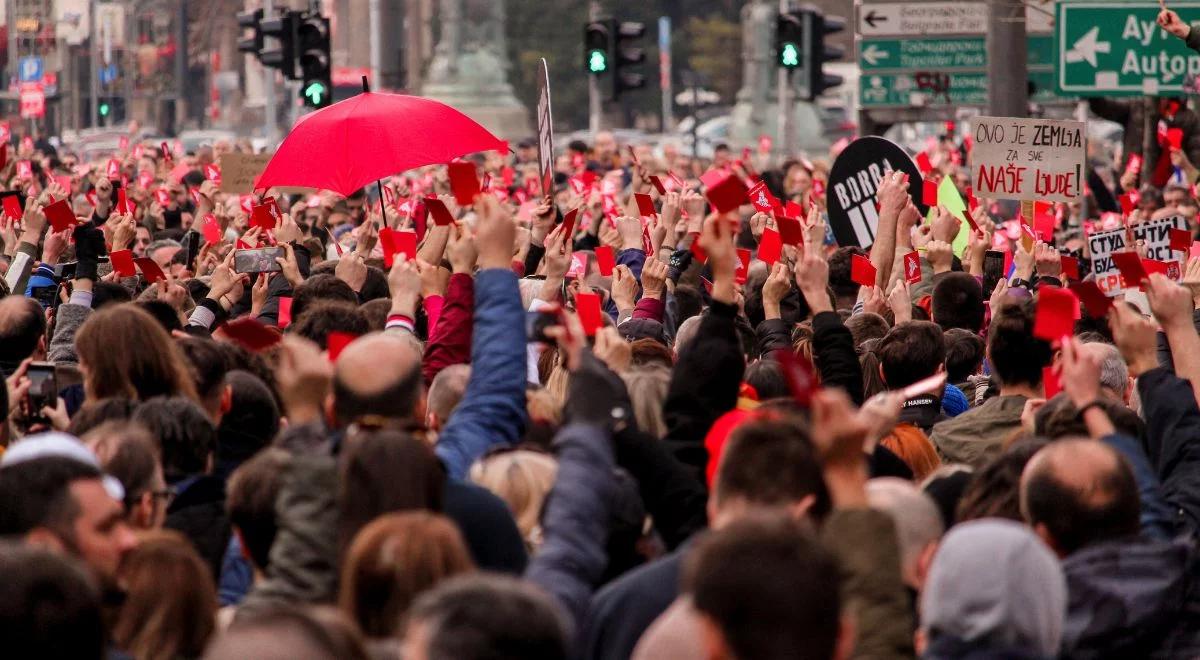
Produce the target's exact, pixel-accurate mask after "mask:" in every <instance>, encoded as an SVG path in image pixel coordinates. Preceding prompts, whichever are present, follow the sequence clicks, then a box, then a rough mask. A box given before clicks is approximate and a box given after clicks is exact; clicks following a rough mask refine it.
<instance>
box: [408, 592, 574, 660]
mask: <svg viewBox="0 0 1200 660" xmlns="http://www.w3.org/2000/svg"><path fill="white" fill-rule="evenodd" d="M569 642H570V629H569V627H568V624H567V622H566V621H564V620H563V617H562V614H561V613H560V610H559V608H557V607H556V606H555V604H554V602H553V601H551V600H550V598H549V597H548V596H546V594H544V593H542V592H541V591H539V590H538V589H536V588H534V587H532V586H530V585H529V584H528V583H527V582H522V581H518V580H514V579H512V578H508V577H501V576H498V575H467V576H461V577H456V578H451V579H449V580H446V581H444V582H442V583H441V584H439V585H438V586H437V587H436V588H434V589H433V590H432V591H428V592H426V593H425V594H423V595H421V596H420V597H419V598H417V600H416V602H415V603H413V606H412V609H411V610H410V611H409V619H408V630H407V631H406V633H405V635H404V649H403V655H404V657H405V658H414V659H415V658H423V659H424V660H492V659H496V658H504V659H513V660H515V659H516V658H538V659H539V660H566V658H567V657H569V648H570V646H569Z"/></svg>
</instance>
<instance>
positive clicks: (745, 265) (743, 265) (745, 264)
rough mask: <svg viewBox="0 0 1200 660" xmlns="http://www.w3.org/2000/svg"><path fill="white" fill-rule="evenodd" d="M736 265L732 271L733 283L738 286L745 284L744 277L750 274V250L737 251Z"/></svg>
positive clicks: (741, 249) (739, 249)
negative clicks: (735, 268)
mask: <svg viewBox="0 0 1200 660" xmlns="http://www.w3.org/2000/svg"><path fill="white" fill-rule="evenodd" d="M737 257H738V265H737V270H736V271H734V274H733V281H734V282H736V283H738V284H745V283H746V277H747V276H748V275H749V273H750V250H747V249H745V248H738V249H737Z"/></svg>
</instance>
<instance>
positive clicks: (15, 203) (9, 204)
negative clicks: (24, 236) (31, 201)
mask: <svg viewBox="0 0 1200 660" xmlns="http://www.w3.org/2000/svg"><path fill="white" fill-rule="evenodd" d="M3 203H4V215H6V216H8V219H9V220H20V219H21V218H23V217H25V210H24V209H22V208H21V199H20V198H19V197H17V195H16V193H13V194H11V195H5V196H4V202H3Z"/></svg>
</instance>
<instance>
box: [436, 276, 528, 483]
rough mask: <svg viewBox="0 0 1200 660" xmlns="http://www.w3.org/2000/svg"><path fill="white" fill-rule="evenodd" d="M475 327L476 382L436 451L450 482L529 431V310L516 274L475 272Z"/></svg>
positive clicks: (473, 377)
mask: <svg viewBox="0 0 1200 660" xmlns="http://www.w3.org/2000/svg"><path fill="white" fill-rule="evenodd" d="M474 324H475V325H474V328H473V331H472V336H471V379H470V380H469V381H467V389H466V392H464V394H463V398H462V402H461V403H459V404H458V407H457V408H455V409H454V415H452V416H451V417H450V421H449V423H447V424H446V428H445V429H443V430H442V432H441V434H440V435H439V436H438V443H437V447H436V448H435V451H436V452H437V455H438V458H440V459H441V460H442V463H443V464H445V466H446V472H447V474H448V475H449V477H450V478H451V479H465V478H466V476H467V472H468V470H470V469H471V464H472V463H474V462H475V461H476V460H477V459H478V458H479V457H480V456H483V455H484V454H485V453H487V450H488V449H490V448H491V447H493V446H495V445H504V444H512V443H514V442H516V441H518V440H519V439H520V438H521V436H522V434H524V433H525V418H526V410H525V310H524V308H523V307H522V306H521V294H520V291H519V290H518V288H517V276H516V274H515V273H513V272H512V271H511V270H508V269H499V268H493V269H488V270H481V271H479V273H478V274H476V276H475V318H474Z"/></svg>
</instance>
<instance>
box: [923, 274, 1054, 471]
mask: <svg viewBox="0 0 1200 660" xmlns="http://www.w3.org/2000/svg"><path fill="white" fill-rule="evenodd" d="M1007 298H1008V300H1006V301H1005V302H1004V304H1002V305H1000V307H999V309H997V310H994V311H993V312H992V314H993V316H992V321H991V325H990V326H989V327H988V341H987V359H988V364H989V365H990V366H991V369H992V376H993V378H994V379H995V380H996V381H998V383H999V386H1000V395H999V396H995V397H992V398H991V399H988V400H987V401H985V402H984V403H983V404H981V405H979V406H977V407H975V408H972V409H971V410H968V411H967V412H965V413H963V414H961V415H959V416H957V417H954V418H952V419H948V420H945V421H943V422H940V423H938V424H937V425H936V426H934V427H933V432H932V433H930V436H929V437H930V439H931V440H932V441H933V444H934V445H936V446H937V448H938V452H939V453H941V455H942V458H943V460H945V461H946V462H949V463H967V464H969V465H972V466H974V467H982V466H983V465H984V464H985V463H987V461H988V459H990V458H991V457H993V456H995V455H996V454H997V453H999V451H1000V446H1001V444H1002V443H1003V442H1004V440H1005V439H1007V437H1008V436H1009V435H1010V434H1011V433H1012V432H1013V431H1015V430H1017V429H1018V428H1020V426H1021V413H1022V411H1023V410H1024V409H1025V402H1026V401H1027V400H1029V399H1040V398H1042V396H1043V388H1042V368H1043V367H1045V366H1046V365H1048V364H1049V363H1050V357H1051V352H1050V344H1049V342H1047V341H1045V340H1043V339H1037V338H1035V337H1034V336H1033V316H1034V314H1033V312H1034V307H1033V304H1032V303H1030V302H1029V301H1024V302H1020V301H1017V300H1016V299H1014V298H1012V297H1011V296H1007Z"/></svg>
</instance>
